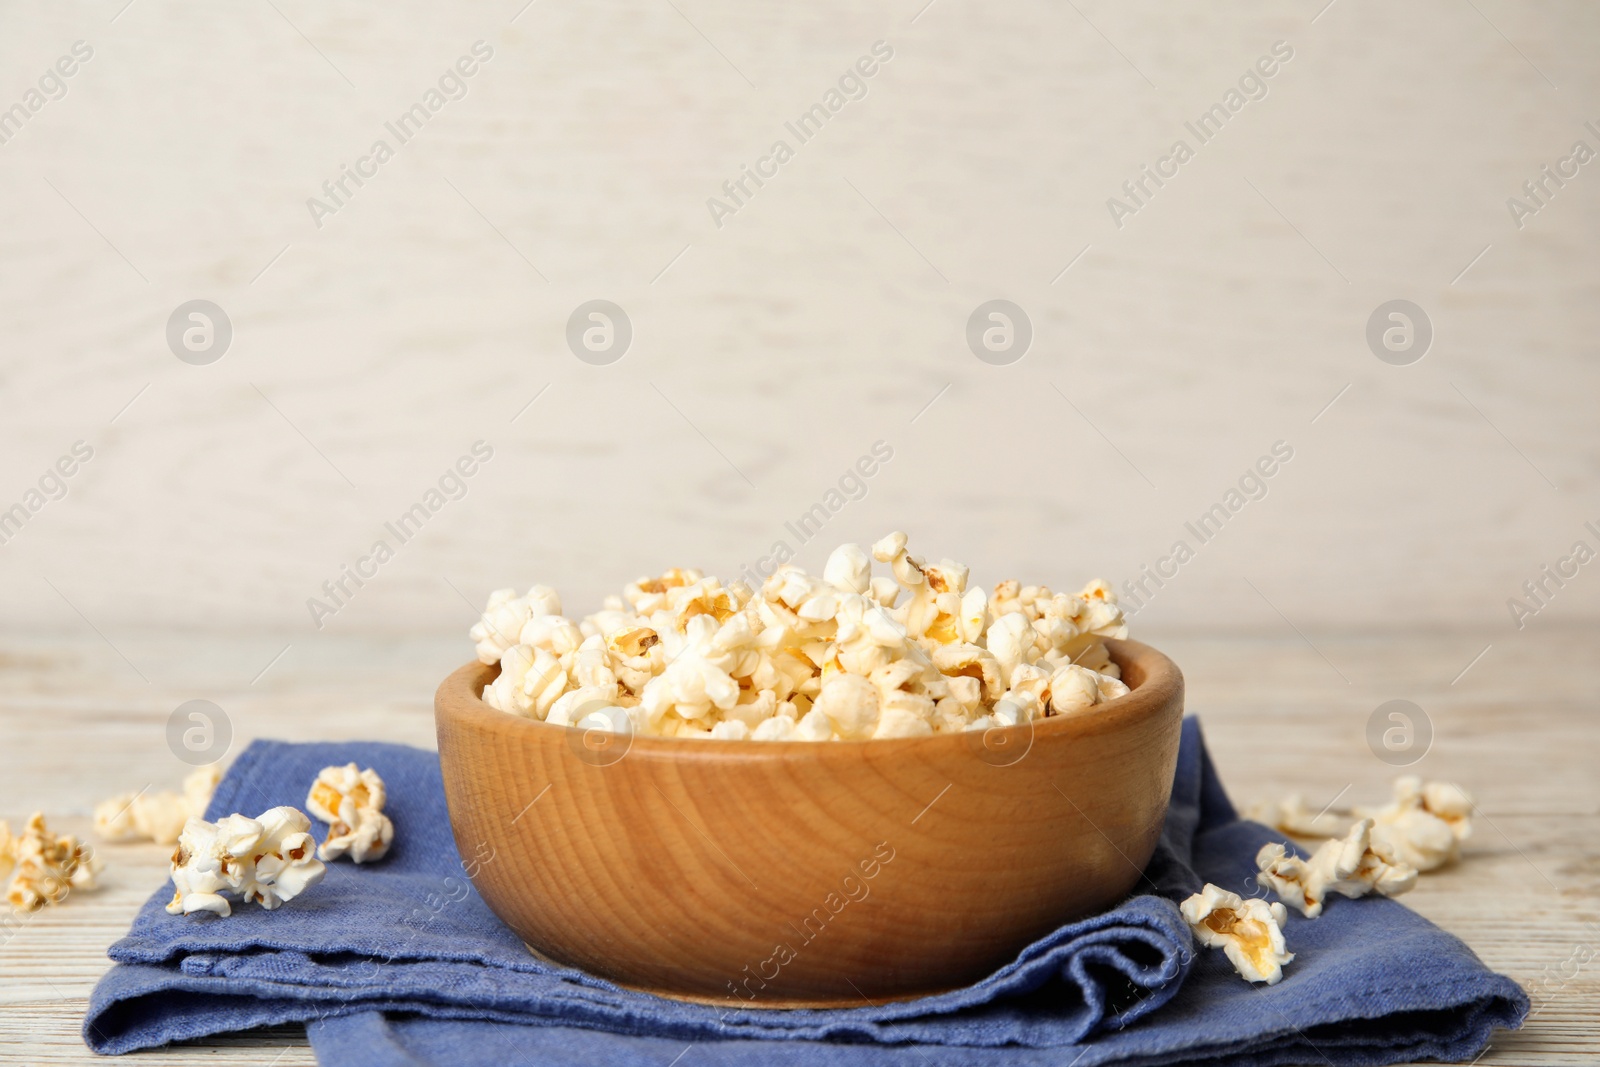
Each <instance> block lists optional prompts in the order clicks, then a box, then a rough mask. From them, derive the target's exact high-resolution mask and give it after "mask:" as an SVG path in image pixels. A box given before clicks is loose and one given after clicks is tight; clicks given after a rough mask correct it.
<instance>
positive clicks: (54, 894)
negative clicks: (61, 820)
mask: <svg viewBox="0 0 1600 1067" xmlns="http://www.w3.org/2000/svg"><path fill="white" fill-rule="evenodd" d="M0 853H3V854H4V855H3V858H6V859H8V860H9V863H8V864H7V866H9V867H11V882H10V885H8V886H7V887H6V900H7V902H9V903H10V905H11V907H12V909H13V910H15V911H18V912H27V911H37V910H38V909H40V908H42V907H44V906H45V905H46V904H60V903H61V902H62V901H64V900H66V899H67V896H68V895H69V894H70V893H71V892H72V891H73V890H74V889H93V888H94V886H95V878H96V877H97V876H98V875H99V873H100V869H101V864H100V861H99V860H98V859H97V858H96V857H95V855H94V852H93V851H92V850H91V849H90V848H89V847H88V846H87V845H85V844H84V843H83V842H81V841H79V840H78V839H77V838H76V837H73V836H71V835H70V834H63V835H59V836H58V835H56V834H53V833H51V832H50V831H49V830H48V829H47V828H46V827H45V823H44V813H43V812H37V811H36V812H34V813H33V815H32V817H31V818H29V819H28V823H27V825H26V826H25V827H24V828H23V830H22V833H21V835H20V836H17V837H12V836H11V828H10V827H9V826H7V825H6V824H5V823H0Z"/></svg>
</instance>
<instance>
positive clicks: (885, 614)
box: [471, 531, 1128, 741]
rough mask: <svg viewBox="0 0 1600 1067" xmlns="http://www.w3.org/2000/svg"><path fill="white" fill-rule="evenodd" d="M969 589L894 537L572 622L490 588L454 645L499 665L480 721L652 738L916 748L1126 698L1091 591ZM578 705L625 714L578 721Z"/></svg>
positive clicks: (1102, 606)
mask: <svg viewBox="0 0 1600 1067" xmlns="http://www.w3.org/2000/svg"><path fill="white" fill-rule="evenodd" d="M874 563H877V564H886V565H887V566H888V568H889V571H890V574H889V575H882V574H879V575H874V574H873V573H872V570H873V566H874ZM969 579H970V572H969V571H968V569H967V567H966V566H965V565H963V564H961V563H957V562H955V561H953V560H948V559H943V560H939V561H938V562H936V563H934V562H927V561H925V560H923V559H922V558H920V557H917V556H914V555H912V554H911V553H910V552H909V551H908V549H907V538H906V535H905V534H904V533H902V532H899V531H896V532H894V533H891V534H889V535H888V536H886V537H884V538H882V539H880V540H879V541H877V542H876V543H875V544H873V545H872V546H871V549H870V550H869V549H865V548H863V547H862V546H861V545H857V544H844V545H840V546H839V547H838V548H836V549H835V550H834V551H833V552H832V553H830V554H829V556H828V558H827V562H826V564H825V566H824V567H823V573H822V576H821V577H820V578H819V577H816V576H814V575H811V574H808V573H806V572H805V571H804V570H802V569H800V568H799V567H797V566H794V565H789V564H785V565H783V566H780V567H779V568H778V569H777V570H776V571H774V572H773V573H772V574H771V575H769V576H767V577H766V578H765V580H763V581H762V582H761V585H760V588H759V589H754V590H752V589H751V588H750V587H749V586H747V585H745V584H743V583H739V582H735V583H732V584H728V585H724V584H723V583H722V582H721V581H720V580H719V579H717V578H716V577H714V576H707V575H705V574H703V573H702V572H700V571H697V570H692V569H687V568H674V569H672V570H669V571H667V572H666V573H664V574H662V575H660V576H659V577H655V578H640V579H638V580H637V581H634V582H631V583H629V584H628V585H627V586H626V587H625V588H624V589H623V592H622V595H621V596H613V597H607V598H606V600H605V604H604V607H603V608H602V610H600V611H599V612H596V613H595V614H593V615H590V616H587V617H586V618H583V619H580V620H573V619H569V618H567V617H565V616H563V615H561V614H560V610H561V608H560V600H559V598H558V597H557V596H556V593H555V591H554V590H552V589H549V588H548V587H545V586H534V587H533V588H532V589H530V590H529V592H528V593H527V594H526V595H525V596H521V597H519V596H517V595H516V593H515V591H514V590H510V589H502V590H498V591H496V592H495V593H493V594H492V595H491V596H490V597H489V602H488V604H487V605H486V607H485V609H484V613H483V616H482V618H481V619H480V620H479V622H478V623H477V624H476V625H474V626H473V627H472V630H471V636H472V639H473V641H474V643H475V646H476V649H477V652H478V655H479V658H480V659H481V660H482V661H483V662H485V663H498V664H499V666H500V672H499V675H498V676H497V677H496V678H495V679H494V680H493V681H491V682H490V683H489V684H488V685H487V686H485V688H484V690H483V701H484V703H486V704H488V705H489V706H490V707H494V708H497V709H499V710H501V711H505V712H507V713H509V714H513V715H519V716H523V717H526V718H531V719H536V720H540V721H543V722H547V723H551V724H554V725H562V726H572V725H575V722H574V720H575V719H580V718H581V719H582V720H583V724H587V725H585V728H595V729H613V730H616V729H621V730H628V729H631V730H634V731H636V732H639V733H645V734H650V735H654V736H660V737H684V738H717V739H734V740H755V741H827V740H866V739H874V738H895V737H924V736H930V735H932V734H934V733H952V732H959V731H962V730H966V729H968V728H970V727H972V726H973V725H974V724H977V725H978V726H979V728H982V729H987V728H990V727H992V726H996V725H1014V724H1018V723H1025V722H1032V721H1034V720H1036V719H1039V718H1042V717H1046V716H1049V715H1052V714H1060V713H1062V712H1063V711H1067V710H1079V709H1082V708H1089V707H1095V706H1098V705H1100V704H1103V703H1105V702H1107V701H1108V700H1114V699H1116V698H1117V697H1119V696H1123V695H1126V694H1127V692H1128V687H1127V686H1126V685H1124V684H1122V682H1121V681H1120V680H1119V673H1120V672H1119V671H1118V669H1117V666H1116V664H1114V663H1113V662H1112V661H1111V658H1110V654H1109V653H1108V652H1107V650H1106V647H1105V642H1104V639H1105V638H1106V637H1122V636H1125V635H1126V633H1127V627H1126V625H1125V623H1124V621H1123V617H1122V613H1121V610H1120V609H1119V608H1118V607H1117V605H1116V597H1115V595H1114V594H1112V593H1111V591H1110V587H1109V586H1107V585H1106V584H1105V583H1104V582H1091V583H1090V584H1089V585H1087V586H1085V587H1084V589H1083V590H1082V591H1080V592H1079V593H1077V594H1066V593H1054V592H1052V591H1051V590H1050V589H1048V588H1045V587H1043V586H1026V587H1024V586H1021V585H1020V584H1019V583H1017V582H1001V583H1000V584H999V585H997V586H996V587H995V591H994V594H993V596H992V597H991V596H990V595H988V594H987V593H985V591H984V590H983V589H981V588H978V587H975V586H974V587H969ZM595 702H598V703H600V704H601V705H602V706H605V707H607V708H617V709H623V710H624V711H625V712H626V715H625V716H619V715H616V714H614V713H613V712H611V711H608V712H607V713H606V714H605V715H604V716H602V717H603V718H605V719H606V723H605V724H601V723H599V722H597V721H596V722H591V721H590V720H591V719H593V717H594V716H593V714H592V712H593V709H592V708H590V707H587V706H586V705H590V704H592V703H595ZM580 725H582V724H580Z"/></svg>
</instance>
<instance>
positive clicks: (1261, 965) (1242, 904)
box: [1178, 882, 1294, 985]
mask: <svg viewBox="0 0 1600 1067" xmlns="http://www.w3.org/2000/svg"><path fill="white" fill-rule="evenodd" d="M1178 910H1179V911H1181V912H1182V913H1183V918H1184V920H1185V921H1186V922H1187V923H1188V924H1189V927H1190V929H1192V930H1193V931H1194V935H1195V937H1196V938H1197V939H1198V940H1199V942H1200V943H1201V944H1202V945H1205V946H1206V947H1208V948H1220V949H1222V951H1223V953H1224V954H1226V955H1227V957H1228V962H1230V963H1232V964H1233V968H1234V970H1236V971H1238V972H1239V973H1240V974H1241V975H1243V976H1244V978H1245V979H1246V980H1247V981H1251V982H1265V983H1267V984H1268V985H1276V984H1277V983H1278V982H1279V981H1281V980H1282V978H1283V967H1284V965H1285V964H1287V963H1288V962H1289V961H1290V960H1292V959H1294V953H1292V952H1285V951H1284V942H1283V924H1284V921H1285V920H1286V919H1287V918H1288V912H1287V911H1286V910H1285V908H1284V906H1283V905H1282V904H1278V903H1273V904H1268V903H1267V902H1266V901H1264V900H1260V899H1258V898H1255V897H1251V898H1250V899H1248V900H1246V899H1243V898H1241V897H1240V896H1239V895H1238V894H1237V893H1230V892H1228V891H1227V890H1226V889H1223V888H1222V887H1220V886H1216V885H1212V884H1211V883H1210V882H1207V883H1206V885H1205V888H1204V889H1202V890H1201V891H1200V892H1198V893H1196V894H1194V895H1193V896H1192V897H1190V898H1189V899H1187V900H1185V901H1184V902H1183V903H1182V904H1180V905H1179V906H1178Z"/></svg>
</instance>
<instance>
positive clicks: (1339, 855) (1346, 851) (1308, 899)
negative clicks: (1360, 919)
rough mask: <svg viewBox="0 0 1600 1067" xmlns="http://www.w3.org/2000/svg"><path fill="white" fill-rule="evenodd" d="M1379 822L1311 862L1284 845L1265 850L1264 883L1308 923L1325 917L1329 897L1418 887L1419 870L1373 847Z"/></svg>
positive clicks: (1354, 831)
mask: <svg viewBox="0 0 1600 1067" xmlns="http://www.w3.org/2000/svg"><path fill="white" fill-rule="evenodd" d="M1372 827H1373V822H1372V820H1371V819H1362V820H1361V821H1359V822H1357V823H1356V824H1355V825H1354V826H1352V827H1351V828H1350V832H1349V833H1348V834H1346V835H1345V836H1344V837H1343V838H1339V839H1335V840H1331V841H1324V842H1323V843H1322V844H1321V845H1320V846H1319V847H1318V848H1317V850H1316V852H1314V853H1312V855H1311V858H1310V859H1309V860H1303V859H1301V858H1299V857H1298V856H1294V855H1291V854H1289V851H1288V849H1286V848H1285V847H1284V846H1283V845H1281V844H1269V845H1263V846H1261V851H1260V852H1258V853H1256V866H1257V867H1258V868H1259V869H1260V872H1261V873H1260V874H1259V875H1258V876H1257V878H1258V880H1259V881H1261V882H1262V883H1264V884H1266V885H1267V886H1269V887H1271V888H1272V889H1273V890H1274V891H1275V892H1276V893H1277V894H1278V896H1280V897H1282V898H1283V899H1284V900H1285V901H1287V902H1288V903H1289V904H1290V905H1292V906H1293V907H1294V908H1295V909H1296V910H1297V911H1299V912H1300V914H1302V915H1304V916H1305V917H1306V918H1308V919H1315V918H1316V917H1317V916H1318V915H1321V914H1322V906H1323V903H1324V901H1325V900H1326V899H1327V896H1328V894H1329V893H1338V894H1340V895H1341V896H1346V897H1352V898H1354V897H1361V896H1366V895H1367V894H1368V893H1381V894H1382V895H1384V896H1386V897H1394V896H1399V895H1400V894H1401V893H1405V892H1407V891H1409V890H1411V889H1412V888H1413V887H1415V886H1416V884H1417V871H1416V868H1414V867H1409V866H1406V865H1405V864H1398V863H1390V862H1389V861H1388V860H1386V859H1384V858H1383V857H1382V856H1380V855H1378V853H1376V852H1374V851H1373V850H1372V847H1371V834H1372Z"/></svg>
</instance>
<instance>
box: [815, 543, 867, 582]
mask: <svg viewBox="0 0 1600 1067" xmlns="http://www.w3.org/2000/svg"><path fill="white" fill-rule="evenodd" d="M822 580H823V581H825V582H828V583H830V584H831V585H833V586H835V587H837V588H838V589H841V590H843V591H844V592H846V593H866V592H868V591H869V590H871V588H872V558H871V557H870V556H868V555H867V554H866V552H865V551H863V550H862V548H861V546H860V545H840V546H839V547H838V548H836V549H834V550H833V554H832V555H830V556H829V557H828V562H827V565H826V566H824V567H823V568H822Z"/></svg>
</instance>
